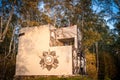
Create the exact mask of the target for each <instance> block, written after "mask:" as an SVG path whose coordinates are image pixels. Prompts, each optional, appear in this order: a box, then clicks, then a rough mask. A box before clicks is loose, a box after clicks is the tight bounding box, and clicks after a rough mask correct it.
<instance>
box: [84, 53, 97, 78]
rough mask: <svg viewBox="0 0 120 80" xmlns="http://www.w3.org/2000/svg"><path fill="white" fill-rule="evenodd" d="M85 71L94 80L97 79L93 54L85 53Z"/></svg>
mask: <svg viewBox="0 0 120 80" xmlns="http://www.w3.org/2000/svg"><path fill="white" fill-rule="evenodd" d="M86 61H87V62H86V64H87V66H86V69H87V74H88V76H90V77H91V78H93V79H94V80H96V79H97V68H96V57H95V54H93V53H90V52H89V51H87V52H86Z"/></svg>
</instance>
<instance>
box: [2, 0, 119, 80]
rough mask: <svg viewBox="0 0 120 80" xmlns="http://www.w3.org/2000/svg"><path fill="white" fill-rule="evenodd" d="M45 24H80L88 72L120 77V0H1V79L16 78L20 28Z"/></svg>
mask: <svg viewBox="0 0 120 80" xmlns="http://www.w3.org/2000/svg"><path fill="white" fill-rule="evenodd" d="M45 24H51V25H54V26H55V27H58V28H59V27H66V26H70V25H77V26H78V28H79V29H80V31H81V35H82V44H81V45H82V46H81V50H82V51H84V53H85V55H86V60H87V75H88V76H89V77H90V78H92V79H94V80H97V79H98V80H119V79H120V69H119V67H120V0H1V1H0V79H1V80H13V77H14V74H15V61H16V55H17V47H18V38H19V29H21V28H23V27H34V26H39V25H45ZM108 24H112V26H113V28H112V29H111V28H110V26H109V25H108Z"/></svg>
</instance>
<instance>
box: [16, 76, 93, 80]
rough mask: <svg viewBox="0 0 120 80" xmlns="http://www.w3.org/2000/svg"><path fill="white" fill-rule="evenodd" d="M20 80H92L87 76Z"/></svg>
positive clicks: (40, 77)
mask: <svg viewBox="0 0 120 80" xmlns="http://www.w3.org/2000/svg"><path fill="white" fill-rule="evenodd" d="M17 79H18V78H17ZM17 79H15V80H17ZM20 79H21V78H20ZM21 80H92V79H91V78H89V77H87V76H36V77H24V78H22V79H21Z"/></svg>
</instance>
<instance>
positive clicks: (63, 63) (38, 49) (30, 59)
mask: <svg viewBox="0 0 120 80" xmlns="http://www.w3.org/2000/svg"><path fill="white" fill-rule="evenodd" d="M20 33H21V34H22V35H21V36H20V37H19V46H18V54H17V59H16V73H15V75H72V47H71V46H56V47H50V46H49V41H50V31H49V25H45V26H39V27H31V28H23V29H21V30H20ZM49 50H50V51H54V52H55V56H54V58H56V59H57V60H58V63H53V64H51V65H50V66H52V68H51V69H50V70H48V69H47V68H46V67H47V66H49V65H45V64H43V66H44V67H43V66H42V65H41V64H40V61H41V60H42V59H43V60H44V59H45V58H46V56H43V52H44V51H45V52H49ZM54 65H57V66H56V67H55V68H53V67H54Z"/></svg>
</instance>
